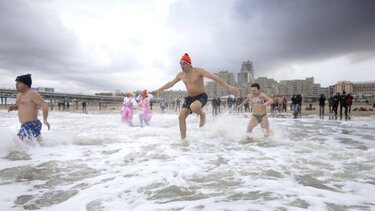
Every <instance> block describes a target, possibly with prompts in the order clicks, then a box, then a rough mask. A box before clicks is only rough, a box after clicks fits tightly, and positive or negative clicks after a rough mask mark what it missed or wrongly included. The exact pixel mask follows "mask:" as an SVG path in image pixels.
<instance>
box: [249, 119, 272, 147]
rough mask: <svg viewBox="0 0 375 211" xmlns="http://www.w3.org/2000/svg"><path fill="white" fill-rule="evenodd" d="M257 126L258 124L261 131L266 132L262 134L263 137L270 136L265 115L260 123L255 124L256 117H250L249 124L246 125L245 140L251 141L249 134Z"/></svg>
mask: <svg viewBox="0 0 375 211" xmlns="http://www.w3.org/2000/svg"><path fill="white" fill-rule="evenodd" d="M258 124H260V126H261V127H262V128H263V129H265V131H266V132H265V133H264V136H265V137H268V136H269V135H271V130H270V125H269V122H268V117H267V115H266V116H264V117H263V118H262V120H261V121H260V123H258V122H257V119H256V117H254V116H252V117H251V119H250V120H249V124H248V125H247V140H248V141H251V140H252V139H253V138H252V136H251V132H252V131H253V129H254V128H255V127H256V126H257V125H258Z"/></svg>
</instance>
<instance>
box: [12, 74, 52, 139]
mask: <svg viewBox="0 0 375 211" xmlns="http://www.w3.org/2000/svg"><path fill="white" fill-rule="evenodd" d="M31 84H32V80H31V75H30V74H27V75H20V76H17V78H16V89H17V91H18V92H19V93H18V94H17V99H16V104H14V105H12V106H10V107H9V108H8V112H10V111H15V110H18V119H19V121H20V123H21V129H20V130H19V132H18V134H17V136H18V137H19V138H20V139H21V140H26V139H34V138H36V139H37V140H38V141H41V136H40V135H41V133H40V131H41V130H42V123H41V122H40V120H39V119H38V109H39V108H42V111H43V123H44V124H45V125H46V126H47V128H48V130H49V129H50V125H49V123H48V122H47V117H48V104H47V103H45V102H44V100H43V99H42V96H40V94H39V93H37V92H34V91H32V90H31Z"/></svg>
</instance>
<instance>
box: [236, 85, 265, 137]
mask: <svg viewBox="0 0 375 211" xmlns="http://www.w3.org/2000/svg"><path fill="white" fill-rule="evenodd" d="M246 102H250V105H251V107H252V117H251V119H250V120H249V124H248V126H247V140H248V141H251V140H252V139H253V137H252V135H251V133H252V131H253V129H254V128H255V126H257V125H258V124H260V126H261V127H262V128H263V129H265V131H266V133H265V134H264V135H265V136H266V137H268V136H269V135H271V130H270V126H269V122H268V116H267V106H268V105H271V103H272V99H271V98H270V97H268V96H267V95H266V94H265V93H263V92H261V91H260V86H259V84H257V83H254V84H252V85H251V86H250V94H249V95H248V96H247V98H246V99H245V100H244V101H243V102H242V103H241V104H240V105H239V107H240V106H242V105H243V104H245V103H246Z"/></svg>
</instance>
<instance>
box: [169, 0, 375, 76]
mask: <svg viewBox="0 0 375 211" xmlns="http://www.w3.org/2000/svg"><path fill="white" fill-rule="evenodd" d="M195 3H196V4H194V3H193V4H191V3H185V2H178V3H176V5H174V7H173V10H174V11H173V10H172V12H171V18H170V25H171V26H172V27H173V28H177V29H182V30H185V31H188V30H191V31H192V32H191V33H193V34H194V39H192V40H194V41H193V42H192V43H194V44H195V46H194V47H192V46H190V48H195V49H196V51H199V52H200V53H199V55H200V56H204V57H205V58H208V59H213V60H215V61H212V62H207V64H208V65H209V66H210V67H212V68H214V69H219V68H221V67H222V66H224V67H225V66H226V65H228V66H229V67H231V69H232V70H233V71H238V70H239V67H240V65H241V62H242V61H244V60H247V59H250V60H253V61H254V64H255V66H256V67H257V70H258V71H261V72H262V73H264V72H268V73H270V72H271V71H272V69H273V68H275V67H278V66H280V65H285V64H290V63H306V62H307V63H308V62H316V61H321V60H326V59H330V58H334V57H337V56H343V55H347V56H352V57H353V61H354V60H355V61H363V60H367V59H370V58H374V56H373V55H374V53H375V12H374V11H375V1H371V0H364V1H355V0H343V1H341V0H340V1H339V0H334V1H322V0H316V1H297V0H293V1H276V0H275V1H260V0H252V1H247V0H244V1H237V2H235V4H234V5H231V6H227V7H222V8H217V7H216V5H215V4H213V6H212V7H209V6H207V5H206V6H205V9H204V10H203V9H201V7H202V4H201V3H200V1H199V3H198V2H195ZM221 3H223V2H221ZM190 21H191V22H190ZM182 23H183V24H182ZM205 29H208V30H209V31H210V34H205V33H204V30H205ZM201 32H202V33H201ZM199 35H201V36H199ZM202 35H203V36H208V38H207V37H206V38H202V39H206V40H207V42H206V44H205V45H202V44H201V43H199V42H198V41H196V40H199V39H201V37H202ZM194 44H193V45H194ZM218 52H219V53H218ZM212 54H214V55H215V56H210V55H212ZM218 61H220V63H218ZM214 64H216V65H214ZM220 64H221V65H222V66H220ZM258 73H259V72H258Z"/></svg>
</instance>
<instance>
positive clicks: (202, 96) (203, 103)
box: [182, 93, 208, 111]
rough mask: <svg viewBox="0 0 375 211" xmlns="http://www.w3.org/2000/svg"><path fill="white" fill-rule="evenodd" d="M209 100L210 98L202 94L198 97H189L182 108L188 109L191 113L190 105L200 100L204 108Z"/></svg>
mask: <svg viewBox="0 0 375 211" xmlns="http://www.w3.org/2000/svg"><path fill="white" fill-rule="evenodd" d="M207 98H208V96H207V94H206V93H202V94H200V95H197V96H187V97H185V101H184V104H182V108H187V109H189V110H190V111H191V109H190V105H191V104H192V103H193V102H194V101H196V100H198V101H199V102H201V103H202V108H203V106H204V105H206V103H207Z"/></svg>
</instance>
